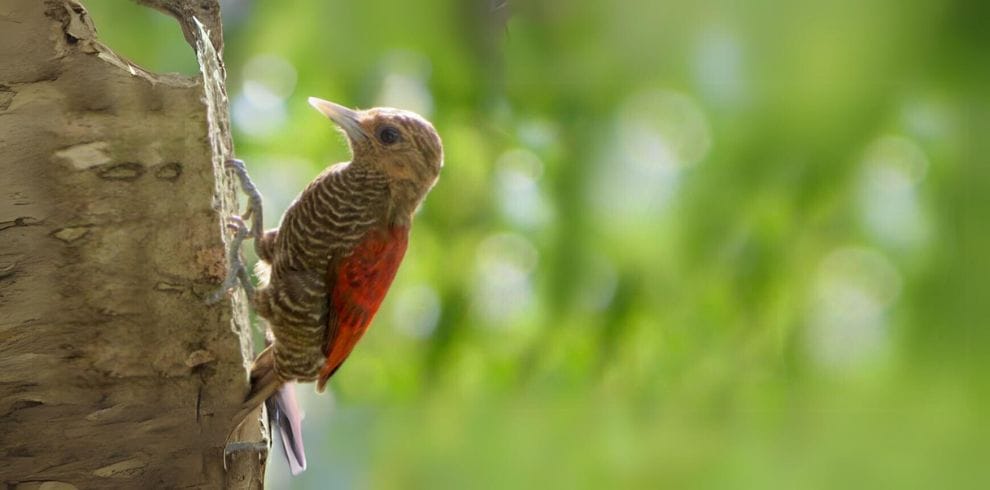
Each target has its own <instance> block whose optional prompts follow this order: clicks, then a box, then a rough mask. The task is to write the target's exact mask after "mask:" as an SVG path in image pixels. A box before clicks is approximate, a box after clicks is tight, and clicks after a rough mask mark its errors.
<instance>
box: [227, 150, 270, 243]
mask: <svg viewBox="0 0 990 490" xmlns="http://www.w3.org/2000/svg"><path fill="white" fill-rule="evenodd" d="M226 164H227V167H228V168H230V169H231V170H233V171H234V174H235V175H237V180H238V181H240V183H241V190H243V191H244V194H246V195H247V198H248V204H247V209H246V210H245V211H244V214H243V215H241V216H242V218H243V219H250V220H251V230H250V231H249V232H248V234H249V235H251V238H254V240H255V243H257V242H258V241H259V240H260V239H261V235H262V233H264V231H263V224H262V214H263V213H262V209H261V192H259V191H258V187H257V186H255V185H254V182H253V181H252V180H251V176H249V175H248V172H247V167H246V166H245V165H244V161H243V160H239V159H236V158H231V159H229V160H227V162H226Z"/></svg>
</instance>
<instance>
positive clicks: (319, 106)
mask: <svg viewBox="0 0 990 490" xmlns="http://www.w3.org/2000/svg"><path fill="white" fill-rule="evenodd" d="M309 105H311V106H313V108H314V109H316V110H318V111H320V114H323V115H324V116H327V117H328V118H330V120H331V121H333V122H335V123H337V125H338V126H340V128H341V129H343V130H344V133H347V137H348V138H350V139H352V140H361V139H364V138H367V137H368V135H367V134H365V132H364V129H363V128H361V122H360V120H359V118H358V113H357V112H355V111H353V110H351V109H348V108H346V107H344V106H342V105H340V104H334V103H333V102H330V101H329V100H323V99H320V98H318V97H310V98H309Z"/></svg>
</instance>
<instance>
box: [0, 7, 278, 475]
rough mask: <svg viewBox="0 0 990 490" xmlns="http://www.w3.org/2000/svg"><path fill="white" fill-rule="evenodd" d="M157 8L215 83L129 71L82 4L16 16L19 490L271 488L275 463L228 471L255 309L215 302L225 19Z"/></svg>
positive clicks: (10, 59)
mask: <svg viewBox="0 0 990 490" xmlns="http://www.w3.org/2000/svg"><path fill="white" fill-rule="evenodd" d="M141 3H145V4H152V5H153V6H155V7H156V8H159V9H161V10H164V11H167V12H171V13H173V14H177V15H179V16H180V24H181V25H182V26H183V31H184V32H185V33H186V38H187V39H188V40H190V42H191V43H192V44H194V46H195V47H196V51H197V55H198V57H199V60H200V64H201V67H202V69H203V70H202V75H201V76H199V77H182V76H176V75H156V74H151V73H148V72H146V71H144V70H142V69H140V68H138V67H135V66H133V65H131V64H130V63H128V62H127V61H125V60H122V59H121V58H119V57H118V56H116V55H115V54H113V52H112V51H110V50H109V49H107V48H106V47H104V46H103V45H101V44H100V43H99V42H98V41H97V40H96V32H95V29H94V28H93V24H92V22H91V21H90V20H89V18H88V16H87V15H86V12H85V10H84V9H83V7H82V6H80V5H79V4H78V3H76V2H74V1H72V0H3V1H2V3H0V485H6V487H5V488H16V489H27V488H50V489H54V488H223V487H227V488H257V487H260V486H261V482H262V478H263V471H264V457H263V456H264V455H263V454H260V455H259V454H258V453H240V455H238V456H237V457H232V458H230V459H229V460H228V466H229V470H225V469H224V464H223V457H222V454H223V446H224V440H225V438H226V436H227V433H228V431H229V430H230V429H231V422H230V418H231V416H232V415H233V414H234V413H235V412H236V410H237V407H238V405H239V403H240V402H241V400H242V399H243V396H244V394H245V393H246V392H247V389H248V383H247V379H246V374H245V369H244V366H245V359H250V358H251V346H250V338H249V335H248V332H247V330H248V326H247V320H246V316H245V306H244V301H243V296H237V297H235V298H234V301H233V308H232V307H231V306H232V303H231V302H223V303H221V304H218V305H214V306H207V305H206V304H205V303H204V298H205V297H206V295H207V294H208V293H209V292H210V291H212V290H213V289H214V288H215V287H217V285H218V284H219V281H220V278H221V277H222V276H223V275H224V273H225V255H224V238H223V236H224V233H223V226H222V219H223V217H224V216H227V215H229V214H230V213H231V212H232V211H233V208H234V206H235V199H234V197H233V193H232V189H233V187H232V185H231V184H232V181H231V178H230V175H228V174H227V173H226V172H225V171H224V170H223V166H222V162H223V160H224V158H225V157H227V156H229V153H230V147H231V145H230V136H229V132H228V130H227V101H226V95H225V90H224V86H223V68H222V66H223V65H222V62H221V61H220V57H219V54H218V52H220V51H221V49H222V46H221V44H220V43H221V42H222V34H221V30H220V24H219V21H220V16H219V8H218V6H217V4H216V1H215V0H209V1H205V0H199V1H195V2H191V1H184V0H173V1H167V0H156V1H148V0H145V1H142V2H141ZM191 13H199V14H201V15H203V17H202V18H199V17H197V19H193V18H192V17H190V16H189V15H190V14H191ZM197 20H198V21H199V22H202V24H200V23H199V22H197ZM211 38H212V41H211ZM214 47H216V49H214ZM245 425H251V426H252V427H248V428H245V429H242V431H244V432H251V433H254V434H255V438H260V433H261V431H260V430H259V426H257V425H254V424H245Z"/></svg>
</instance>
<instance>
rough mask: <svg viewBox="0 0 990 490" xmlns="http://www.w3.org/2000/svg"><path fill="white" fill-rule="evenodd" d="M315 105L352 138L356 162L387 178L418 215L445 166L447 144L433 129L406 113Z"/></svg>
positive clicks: (394, 192) (314, 101) (398, 201)
mask: <svg viewBox="0 0 990 490" xmlns="http://www.w3.org/2000/svg"><path fill="white" fill-rule="evenodd" d="M309 104H310V105H312V106H313V107H314V108H315V109H316V110H318V111H320V113H322V114H323V115H324V116H326V117H328V118H330V120H331V121H333V122H334V123H336V124H337V126H339V127H340V129H341V130H342V131H343V132H344V134H345V135H346V136H347V140H348V143H349V144H350V147H351V153H352V154H353V159H352V160H351V164H352V165H358V166H364V167H369V168H371V169H374V170H377V171H379V172H382V173H383V174H385V175H386V176H387V177H388V180H389V186H390V190H391V193H392V198H393V200H395V201H396V202H395V204H398V205H400V207H401V208H404V209H405V208H408V209H406V210H407V211H408V212H409V213H412V211H414V210H415V209H416V207H417V206H418V205H419V203H420V202H422V200H423V198H425V197H426V194H427V193H428V192H429V191H430V189H431V188H432V187H433V184H435V183H436V181H437V177H438V176H439V175H440V168H441V167H443V145H442V144H441V142H440V135H438V134H437V132H436V130H435V129H433V125H432V124H430V122H429V121H427V120H426V119H424V118H423V117H422V116H420V115H419V114H416V113H415V112H410V111H403V110H400V109H392V108H387V107H376V108H374V109H367V110H353V109H348V108H347V107H344V106H342V105H339V104H334V103H333V102H330V101H328V100H323V99H319V98H316V97H310V98H309Z"/></svg>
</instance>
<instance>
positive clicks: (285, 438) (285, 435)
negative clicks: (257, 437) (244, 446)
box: [265, 383, 306, 475]
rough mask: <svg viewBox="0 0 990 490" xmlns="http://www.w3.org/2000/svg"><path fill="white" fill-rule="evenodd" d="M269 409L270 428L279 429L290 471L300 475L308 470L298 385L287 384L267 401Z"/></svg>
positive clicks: (266, 404)
mask: <svg viewBox="0 0 990 490" xmlns="http://www.w3.org/2000/svg"><path fill="white" fill-rule="evenodd" d="M265 406H267V407H268V426H269V427H272V428H273V430H274V427H278V432H279V435H280V436H281V437H282V449H283V450H284V451H285V459H286V460H288V461H289V471H291V472H292V474H293V475H298V474H299V473H302V472H303V471H304V470H306V450H305V449H304V448H303V440H302V413H301V411H300V410H299V403H298V402H297V401H296V384H295V383H285V384H283V385H282V386H281V387H280V388H279V389H278V392H276V393H275V395H274V396H272V397H270V398H268V400H265Z"/></svg>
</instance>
